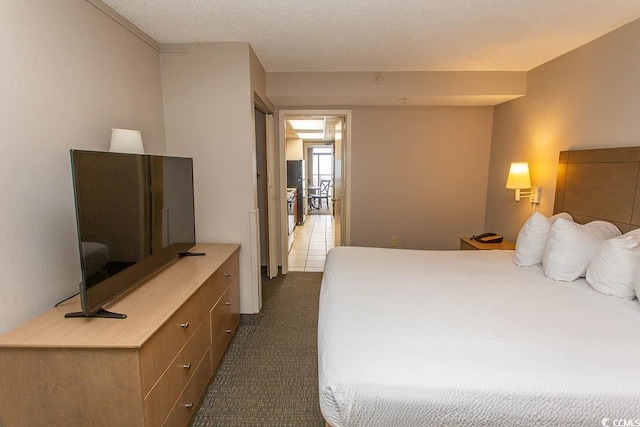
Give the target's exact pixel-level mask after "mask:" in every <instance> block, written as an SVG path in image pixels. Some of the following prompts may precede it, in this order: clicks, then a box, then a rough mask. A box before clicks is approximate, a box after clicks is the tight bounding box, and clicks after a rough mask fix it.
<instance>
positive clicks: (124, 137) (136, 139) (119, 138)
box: [109, 129, 144, 154]
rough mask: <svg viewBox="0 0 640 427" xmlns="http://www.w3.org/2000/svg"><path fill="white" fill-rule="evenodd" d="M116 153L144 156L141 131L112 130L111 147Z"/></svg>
mask: <svg viewBox="0 0 640 427" xmlns="http://www.w3.org/2000/svg"><path fill="white" fill-rule="evenodd" d="M109 151H111V152H115V153H131V154H144V146H143V145H142V133H141V132H140V131H139V130H131V129H111V146H110V147H109Z"/></svg>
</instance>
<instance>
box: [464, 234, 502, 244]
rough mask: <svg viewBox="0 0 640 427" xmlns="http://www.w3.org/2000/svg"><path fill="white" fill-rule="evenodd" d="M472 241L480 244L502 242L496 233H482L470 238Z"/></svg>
mask: <svg viewBox="0 0 640 427" xmlns="http://www.w3.org/2000/svg"><path fill="white" fill-rule="evenodd" d="M471 238H472V239H473V240H477V241H478V242H480V243H500V242H502V240H503V237H502V236H499V235H497V234H496V233H482V234H478V235H477V236H471Z"/></svg>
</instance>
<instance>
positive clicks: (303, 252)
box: [289, 215, 335, 272]
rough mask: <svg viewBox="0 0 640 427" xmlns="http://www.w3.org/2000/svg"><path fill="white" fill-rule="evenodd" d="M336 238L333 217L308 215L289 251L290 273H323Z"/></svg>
mask: <svg viewBox="0 0 640 427" xmlns="http://www.w3.org/2000/svg"><path fill="white" fill-rule="evenodd" d="M334 236H335V235H334V232H333V217H332V216H331V215H308V216H307V219H306V221H305V222H304V225H303V226H297V227H296V231H295V240H294V241H293V246H292V247H291V250H290V251H289V271H316V272H317V271H323V270H324V260H325V258H326V257H327V252H328V251H329V249H331V248H333V246H334V241H335V237H334Z"/></svg>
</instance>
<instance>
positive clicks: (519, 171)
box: [506, 162, 542, 204]
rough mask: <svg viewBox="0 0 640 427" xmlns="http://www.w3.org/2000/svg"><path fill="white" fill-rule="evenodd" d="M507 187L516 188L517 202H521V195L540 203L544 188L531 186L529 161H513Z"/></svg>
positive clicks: (532, 201)
mask: <svg viewBox="0 0 640 427" xmlns="http://www.w3.org/2000/svg"><path fill="white" fill-rule="evenodd" d="M506 187H507V188H508V189H510V190H516V202H519V201H520V198H521V197H529V201H530V202H531V203H535V204H538V203H540V194H541V193H542V188H541V187H532V186H531V176H530V175H529V163H527V162H514V163H511V167H510V168H509V177H508V178H507V185H506ZM523 190H525V191H523Z"/></svg>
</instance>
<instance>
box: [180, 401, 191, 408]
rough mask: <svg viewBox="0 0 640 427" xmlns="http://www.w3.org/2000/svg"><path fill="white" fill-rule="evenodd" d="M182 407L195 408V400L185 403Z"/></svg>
mask: <svg viewBox="0 0 640 427" xmlns="http://www.w3.org/2000/svg"><path fill="white" fill-rule="evenodd" d="M182 407H183V408H187V409H191V408H193V402H189V403H183V404H182Z"/></svg>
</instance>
